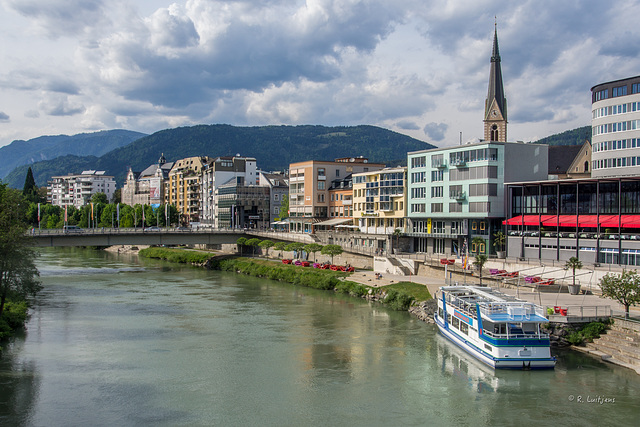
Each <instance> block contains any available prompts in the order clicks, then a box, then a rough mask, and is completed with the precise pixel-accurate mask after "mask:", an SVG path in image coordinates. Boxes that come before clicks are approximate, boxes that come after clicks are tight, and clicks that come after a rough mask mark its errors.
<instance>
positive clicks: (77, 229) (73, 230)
mask: <svg viewBox="0 0 640 427" xmlns="http://www.w3.org/2000/svg"><path fill="white" fill-rule="evenodd" d="M62 230H63V232H64V233H65V234H67V233H82V231H83V230H82V228H80V227H78V226H77V225H65V226H64V227H63V228H62Z"/></svg>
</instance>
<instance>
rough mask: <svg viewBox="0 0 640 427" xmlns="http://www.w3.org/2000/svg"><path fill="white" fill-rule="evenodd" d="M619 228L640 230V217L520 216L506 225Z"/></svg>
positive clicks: (507, 221)
mask: <svg viewBox="0 0 640 427" xmlns="http://www.w3.org/2000/svg"><path fill="white" fill-rule="evenodd" d="M598 221H599V222H600V227H607V228H618V227H619V226H620V224H621V225H622V228H640V215H620V216H618V215H600V216H599V217H598V216H597V215H578V216H576V215H559V216H556V215H540V216H538V215H524V216H522V215H520V216H514V217H513V218H510V219H508V220H506V221H502V223H503V224H505V225H516V226H518V225H520V226H521V225H531V226H540V225H542V226H544V227H558V226H559V227H576V223H577V226H578V227H580V228H596V227H598Z"/></svg>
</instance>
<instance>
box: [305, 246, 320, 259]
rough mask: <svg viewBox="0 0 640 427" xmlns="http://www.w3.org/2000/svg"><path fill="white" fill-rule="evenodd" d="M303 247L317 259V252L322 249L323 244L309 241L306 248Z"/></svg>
mask: <svg viewBox="0 0 640 427" xmlns="http://www.w3.org/2000/svg"><path fill="white" fill-rule="evenodd" d="M302 249H303V250H304V251H305V252H306V253H308V254H313V260H314V261H317V260H316V259H315V258H316V252H320V251H321V250H322V245H321V244H319V243H309V244H308V245H305V246H304V248H302Z"/></svg>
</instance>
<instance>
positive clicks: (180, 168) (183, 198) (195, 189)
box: [165, 157, 209, 224]
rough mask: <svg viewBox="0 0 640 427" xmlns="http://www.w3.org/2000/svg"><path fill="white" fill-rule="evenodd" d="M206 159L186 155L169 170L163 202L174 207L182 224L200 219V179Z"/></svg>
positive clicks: (207, 159)
mask: <svg viewBox="0 0 640 427" xmlns="http://www.w3.org/2000/svg"><path fill="white" fill-rule="evenodd" d="M208 161H209V158H208V157H187V158H185V159H180V160H178V161H176V162H175V163H174V164H173V167H172V168H171V170H170V171H169V174H168V178H167V181H166V182H165V188H166V192H165V202H166V203H169V204H171V205H174V206H175V207H176V209H177V210H178V213H179V214H180V222H181V223H183V224H188V223H192V222H199V221H200V194H201V189H200V181H201V179H202V169H203V165H204V164H205V163H207V162H208Z"/></svg>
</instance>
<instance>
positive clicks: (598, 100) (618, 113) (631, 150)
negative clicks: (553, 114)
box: [591, 76, 640, 178]
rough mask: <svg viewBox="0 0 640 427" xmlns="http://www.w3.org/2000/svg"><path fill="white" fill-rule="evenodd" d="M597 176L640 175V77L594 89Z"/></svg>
mask: <svg viewBox="0 0 640 427" xmlns="http://www.w3.org/2000/svg"><path fill="white" fill-rule="evenodd" d="M591 114H592V116H591V117H592V119H591V127H592V129H591V131H592V135H593V136H592V143H591V145H592V149H593V151H592V154H591V165H592V166H591V176H592V177H594V178H604V177H620V176H637V175H640V76H636V77H631V78H627V79H622V80H616V81H612V82H607V83H601V84H599V85H596V86H594V87H593V88H591Z"/></svg>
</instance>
